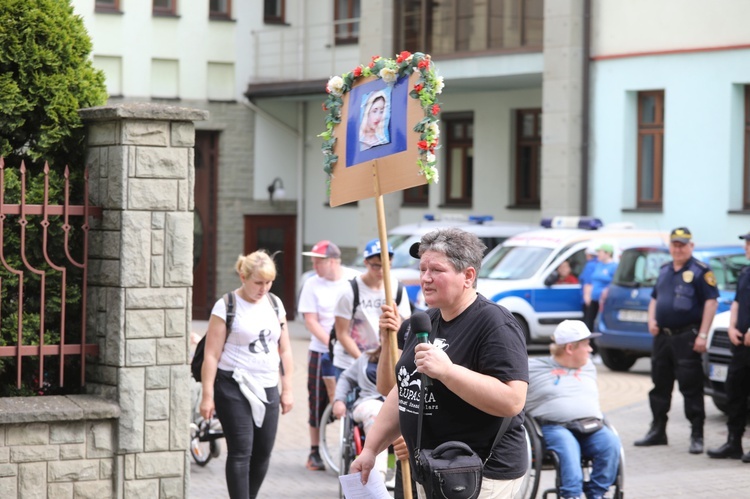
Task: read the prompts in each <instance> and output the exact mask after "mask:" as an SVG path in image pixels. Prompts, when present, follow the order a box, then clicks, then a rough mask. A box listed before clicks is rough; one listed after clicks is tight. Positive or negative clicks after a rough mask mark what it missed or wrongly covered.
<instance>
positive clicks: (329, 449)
mask: <svg viewBox="0 0 750 499" xmlns="http://www.w3.org/2000/svg"><path fill="white" fill-rule="evenodd" d="M358 396H359V390H358V389H356V390H354V391H352V392H351V393H349V395H348V396H347V399H346V414H345V415H344V417H342V418H341V419H336V418H335V417H334V415H333V404H328V405H327V406H326V408H325V410H324V411H323V415H322V416H321V417H320V425H319V428H320V457H321V458H322V459H323V462H324V463H325V464H326V466H327V468H328V469H330V470H331V471H333V472H334V473H335V474H336V475H337V476H341V475H346V474H347V473H349V467H350V466H351V464H352V462H354V460H355V459H356V458H357V456H359V454H360V453H361V452H362V448H363V447H364V444H365V431H364V426H363V425H362V424H361V423H357V422H355V421H354V416H353V414H352V406H353V405H354V401H355V400H357V397H358ZM395 474H396V460H395V456H394V455H393V453H392V451H391V450H390V449H389V455H388V472H387V476H386V486H387V487H388V488H389V489H392V488H393V487H392V485H391V484H390V483H389V482H390V481H392V480H393V478H394V477H395ZM339 497H341V498H343V497H344V496H343V494H342V492H341V487H340V486H339Z"/></svg>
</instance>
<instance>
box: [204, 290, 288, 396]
mask: <svg viewBox="0 0 750 499" xmlns="http://www.w3.org/2000/svg"><path fill="white" fill-rule="evenodd" d="M266 296H268V299H269V300H270V301H271V306H272V307H273V311H274V313H275V314H276V316H277V317H278V315H279V302H278V298H277V297H276V295H274V294H273V293H270V292H269V293H268V294H267V295H266ZM224 304H225V305H226V307H227V336H226V338H224V342H226V341H227V338H229V333H231V332H232V323H233V322H234V292H233V291H230V292H229V293H227V294H225V295H224ZM206 336H208V333H206V334H204V335H203V338H201V340H200V341H199V342H198V344H197V345H195V354H194V355H193V360H192V361H190V372H191V373H192V375H193V379H195V381H198V382H200V381H201V369H203V356H204V353H205V350H206Z"/></svg>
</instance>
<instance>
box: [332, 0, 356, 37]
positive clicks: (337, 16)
mask: <svg viewBox="0 0 750 499" xmlns="http://www.w3.org/2000/svg"><path fill="white" fill-rule="evenodd" d="M345 1H346V2H347V3H348V12H347V13H346V15H342V13H341V12H339V2H340V0H333V21H334V29H333V33H334V41H335V43H336V45H353V44H356V43H359V21H357V22H356V23H355V22H350V23H348V24H341V25H339V24H337V21H341V20H344V19H357V17H355V16H354V11H355V10H356V9H355V3H359V4H360V5H359V7H360V9H361V8H362V4H361V2H360V0H345ZM361 12H362V11H361V10H360V14H361ZM355 25H356V27H357V30H356V31H357V34H356V35H355V34H353V33H354V29H353V28H354V26H355ZM339 26H346V33H347V36H340V35H339V32H338V27H339Z"/></svg>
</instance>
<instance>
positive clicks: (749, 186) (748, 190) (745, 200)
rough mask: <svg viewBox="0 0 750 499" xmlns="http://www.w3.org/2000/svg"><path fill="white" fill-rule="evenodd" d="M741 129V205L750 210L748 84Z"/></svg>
mask: <svg viewBox="0 0 750 499" xmlns="http://www.w3.org/2000/svg"><path fill="white" fill-rule="evenodd" d="M743 129H744V134H745V160H744V164H745V167H744V169H745V174H744V178H745V182H744V186H745V187H744V189H743V190H742V193H743V194H742V207H743V208H744V209H745V210H750V85H747V86H745V121H744V126H743Z"/></svg>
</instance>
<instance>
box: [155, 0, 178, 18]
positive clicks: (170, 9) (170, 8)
mask: <svg viewBox="0 0 750 499" xmlns="http://www.w3.org/2000/svg"><path fill="white" fill-rule="evenodd" d="M154 14H160V15H166V16H175V15H177V0H154Z"/></svg>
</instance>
